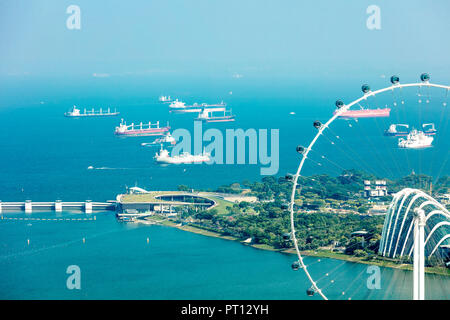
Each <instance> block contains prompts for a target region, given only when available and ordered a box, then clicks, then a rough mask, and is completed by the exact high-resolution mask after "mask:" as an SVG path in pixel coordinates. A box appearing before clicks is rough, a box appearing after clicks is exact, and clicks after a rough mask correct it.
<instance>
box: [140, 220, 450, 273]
mask: <svg viewBox="0 0 450 320" xmlns="http://www.w3.org/2000/svg"><path fill="white" fill-rule="evenodd" d="M149 220H150V221H154V222H155V224H159V225H163V226H167V227H171V228H177V229H179V230H182V231H186V232H192V233H196V234H200V235H203V236H207V237H213V238H220V239H223V240H229V241H236V242H239V243H241V244H242V245H245V246H248V247H251V248H254V249H259V250H266V251H273V252H279V253H283V254H291V255H296V252H295V249H293V248H290V249H276V248H274V247H272V246H269V245H266V244H249V243H245V242H243V241H241V240H240V239H238V238H236V237H233V236H224V235H222V234H221V233H219V232H214V231H209V230H205V229H202V228H198V227H195V226H191V225H180V224H176V223H175V222H172V221H169V220H167V219H164V218H161V217H158V219H155V218H154V217H152V218H147V221H149ZM300 253H301V254H302V255H303V256H308V257H316V258H328V259H336V260H344V261H347V262H353V263H360V264H367V265H376V266H379V267H385V268H391V269H400V270H405V271H412V270H413V267H412V265H411V264H398V263H394V262H391V261H387V260H383V259H381V258H378V259H372V260H367V259H365V258H360V257H356V256H350V255H346V254H343V253H336V252H331V251H325V250H314V251H313V250H304V251H300ZM425 273H428V274H436V275H441V276H450V269H448V268H440V267H426V268H425Z"/></svg>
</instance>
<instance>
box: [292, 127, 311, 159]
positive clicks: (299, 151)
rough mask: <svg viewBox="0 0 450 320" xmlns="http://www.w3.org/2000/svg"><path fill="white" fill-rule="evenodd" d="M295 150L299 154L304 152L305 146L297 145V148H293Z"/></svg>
mask: <svg viewBox="0 0 450 320" xmlns="http://www.w3.org/2000/svg"><path fill="white" fill-rule="evenodd" d="M314 126H315V125H314ZM295 150H296V151H297V152H298V153H300V154H303V153H305V147H302V146H297V148H295Z"/></svg>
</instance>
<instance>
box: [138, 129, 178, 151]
mask: <svg viewBox="0 0 450 320" xmlns="http://www.w3.org/2000/svg"><path fill="white" fill-rule="evenodd" d="M176 143H177V140H175V138H174V137H173V136H172V135H171V134H170V132H167V133H166V134H165V135H164V136H162V137H161V138H157V139H156V140H155V141H153V142H150V143H146V142H144V143H141V145H142V146H144V147H145V146H155V145H158V144H160V145H162V144H170V145H175V144H176Z"/></svg>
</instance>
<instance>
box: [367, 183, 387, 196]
mask: <svg viewBox="0 0 450 320" xmlns="http://www.w3.org/2000/svg"><path fill="white" fill-rule="evenodd" d="M364 196H365V197H366V198H376V197H384V196H387V186H386V180H375V181H370V180H365V181H364Z"/></svg>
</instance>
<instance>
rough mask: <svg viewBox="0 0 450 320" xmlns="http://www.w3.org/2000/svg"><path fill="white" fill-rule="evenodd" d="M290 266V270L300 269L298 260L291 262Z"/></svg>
mask: <svg viewBox="0 0 450 320" xmlns="http://www.w3.org/2000/svg"><path fill="white" fill-rule="evenodd" d="M291 268H292V270H294V271H297V270H298V269H300V262H298V261H294V262H292V265H291Z"/></svg>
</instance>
